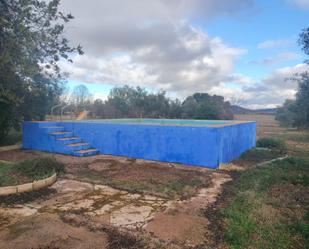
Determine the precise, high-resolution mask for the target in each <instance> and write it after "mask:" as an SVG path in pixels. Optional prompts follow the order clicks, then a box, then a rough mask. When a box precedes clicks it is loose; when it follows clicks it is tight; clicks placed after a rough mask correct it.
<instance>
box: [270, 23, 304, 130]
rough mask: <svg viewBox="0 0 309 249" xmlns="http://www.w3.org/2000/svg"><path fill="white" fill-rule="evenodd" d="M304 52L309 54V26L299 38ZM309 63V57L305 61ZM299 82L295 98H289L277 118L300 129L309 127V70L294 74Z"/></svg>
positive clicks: (280, 121) (284, 123)
mask: <svg viewBox="0 0 309 249" xmlns="http://www.w3.org/2000/svg"><path fill="white" fill-rule="evenodd" d="M298 43H299V45H300V46H301V48H302V50H303V52H304V53H305V54H306V55H309V27H308V28H306V29H304V30H303V31H302V32H301V34H300V35H299V40H298ZM305 63H309V59H307V60H306V61H305ZM292 80H295V81H297V82H298V90H297V93H296V96H295V99H287V100H286V101H285V102H284V104H283V106H282V107H280V108H279V109H278V111H277V114H276V119H277V120H278V121H279V123H280V124H281V125H282V126H291V127H296V128H298V129H308V128H309V72H303V73H300V74H297V75H294V78H292Z"/></svg>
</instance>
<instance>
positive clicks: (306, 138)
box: [279, 132, 309, 143]
mask: <svg viewBox="0 0 309 249" xmlns="http://www.w3.org/2000/svg"><path fill="white" fill-rule="evenodd" d="M279 138H280V139H282V140H290V141H294V142H301V143H309V133H308V132H307V133H291V134H289V133H287V134H283V135H280V136H279Z"/></svg>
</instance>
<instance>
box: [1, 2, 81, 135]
mask: <svg viewBox="0 0 309 249" xmlns="http://www.w3.org/2000/svg"><path fill="white" fill-rule="evenodd" d="M58 6H59V0H51V1H49V2H47V1H39V0H0V114H1V118H0V139H2V138H3V137H4V136H5V135H6V133H7V131H8V130H9V128H10V127H12V126H14V127H18V126H19V124H20V122H21V121H22V120H23V119H26V120H31V119H39V120H41V119H44V116H45V114H46V113H47V112H48V110H49V109H50V107H51V105H52V104H53V103H55V102H56V101H58V99H57V98H58V97H59V95H60V93H61V89H62V85H63V80H64V77H63V74H62V73H61V71H60V68H59V66H58V62H59V60H60V59H62V60H68V61H71V59H70V58H69V55H70V54H72V53H79V54H82V49H81V47H80V46H77V47H70V46H69V41H68V39H67V38H66V37H65V36H64V35H63V31H64V25H65V24H66V23H67V22H69V21H70V19H72V18H73V17H72V15H71V14H68V15H65V14H63V13H62V12H60V11H59V10H58Z"/></svg>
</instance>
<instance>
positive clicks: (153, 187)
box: [78, 169, 208, 199]
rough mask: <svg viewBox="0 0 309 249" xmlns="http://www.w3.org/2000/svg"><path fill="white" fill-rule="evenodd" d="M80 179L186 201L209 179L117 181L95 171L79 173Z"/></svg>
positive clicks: (197, 177) (87, 170)
mask: <svg viewBox="0 0 309 249" xmlns="http://www.w3.org/2000/svg"><path fill="white" fill-rule="evenodd" d="M78 178H79V179H81V180H85V181H90V182H96V183H100V184H106V185H109V186H111V187H114V188H118V189H123V190H126V191H129V192H133V193H134V192H145V193H151V194H158V195H162V196H165V197H168V198H181V199H186V198H189V197H191V196H193V195H194V194H195V193H196V191H197V189H198V188H202V187H205V186H206V185H207V184H206V182H207V181H208V178H207V177H206V176H205V177H199V176H195V177H192V178H189V177H184V178H180V179H178V180H171V181H160V180H157V179H149V180H146V179H143V180H140V181H137V180H135V179H132V180H131V179H117V178H113V177H108V176H105V175H104V174H103V173H102V172H97V171H93V170H89V169H86V170H82V171H80V172H79V173H78Z"/></svg>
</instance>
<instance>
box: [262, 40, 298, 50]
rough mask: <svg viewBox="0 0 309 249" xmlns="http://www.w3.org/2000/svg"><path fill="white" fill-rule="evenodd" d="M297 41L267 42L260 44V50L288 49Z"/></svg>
mask: <svg viewBox="0 0 309 249" xmlns="http://www.w3.org/2000/svg"><path fill="white" fill-rule="evenodd" d="M294 42H295V41H293V40H289V39H279V40H266V41H263V42H261V43H259V44H258V46H257V47H258V48H259V49H266V48H277V47H287V46H290V45H292V44H293V43H294Z"/></svg>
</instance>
